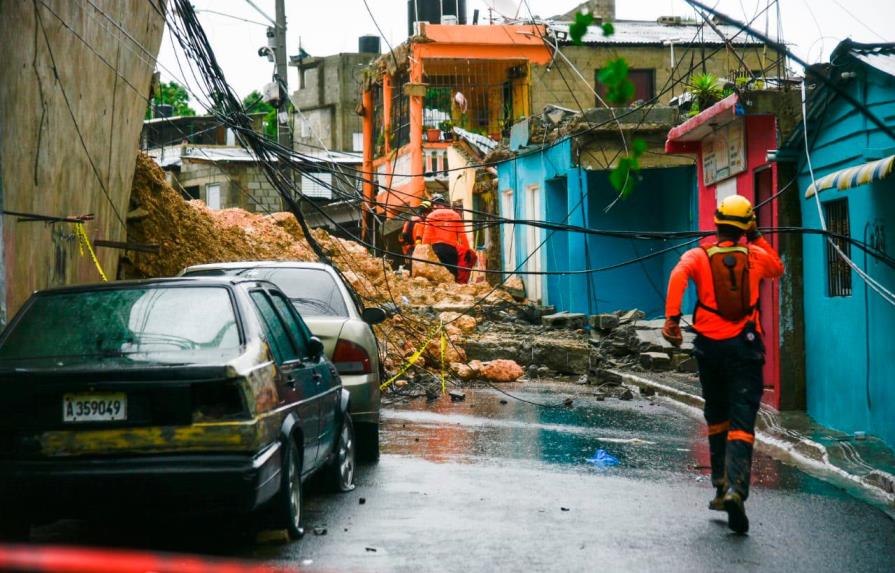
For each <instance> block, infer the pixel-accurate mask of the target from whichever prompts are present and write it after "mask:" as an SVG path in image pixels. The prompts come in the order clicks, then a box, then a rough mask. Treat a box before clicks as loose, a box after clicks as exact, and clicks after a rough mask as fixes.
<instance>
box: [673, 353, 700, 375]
mask: <svg viewBox="0 0 895 573" xmlns="http://www.w3.org/2000/svg"><path fill="white" fill-rule="evenodd" d="M676 370H677V371H678V372H683V373H685V374H696V373H697V372H699V363H697V362H696V358H693V357H692V356H688V357H686V358H684V359H683V360H681V361H680V362H678V364H677V367H676Z"/></svg>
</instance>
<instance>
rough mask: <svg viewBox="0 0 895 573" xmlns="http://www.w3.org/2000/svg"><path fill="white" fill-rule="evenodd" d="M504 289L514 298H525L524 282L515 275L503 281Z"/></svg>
mask: <svg viewBox="0 0 895 573" xmlns="http://www.w3.org/2000/svg"><path fill="white" fill-rule="evenodd" d="M503 288H504V290H505V291H507V292H508V293H510V295H511V296H512V297H513V298H514V299H516V300H525V283H523V282H522V279H521V278H519V277H517V276H512V277H510V278H509V279H507V280H506V282H504V283H503Z"/></svg>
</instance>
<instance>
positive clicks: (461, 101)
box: [423, 59, 530, 139]
mask: <svg viewBox="0 0 895 573" xmlns="http://www.w3.org/2000/svg"><path fill="white" fill-rule="evenodd" d="M527 76H528V65H527V63H526V62H525V61H524V60H518V61H516V60H509V61H499V60H498V61H495V60H466V59H438V60H428V61H426V62H424V64H423V82H425V83H426V84H427V86H428V88H427V90H426V95H425V97H424V98H423V126H424V127H427V128H439V129H442V130H443V131H449V128H450V127H452V126H457V127H461V128H463V129H466V130H468V131H472V132H475V133H479V134H481V135H486V136H489V137H491V138H493V139H500V137H501V136H506V135H508V134H509V129H510V126H511V125H512V124H513V122H514V121H515V120H516V119H518V118H520V117H521V116H525V115H528V110H529V103H530V100H529V98H530V94H529V87H528V81H527Z"/></svg>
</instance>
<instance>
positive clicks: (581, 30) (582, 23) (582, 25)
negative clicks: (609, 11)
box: [569, 12, 594, 46]
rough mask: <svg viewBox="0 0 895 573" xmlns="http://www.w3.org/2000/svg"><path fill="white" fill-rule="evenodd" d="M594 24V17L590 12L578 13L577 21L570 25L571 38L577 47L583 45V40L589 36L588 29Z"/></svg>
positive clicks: (576, 15)
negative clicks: (586, 35)
mask: <svg viewBox="0 0 895 573" xmlns="http://www.w3.org/2000/svg"><path fill="white" fill-rule="evenodd" d="M593 23H594V16H593V14H591V13H590V12H577V13H576V14H575V21H574V22H572V23H571V24H570V25H569V37H570V38H571V39H572V43H573V44H575V45H576V46H580V45H581V38H583V37H584V35H585V34H587V27H588V26H590V25H591V24H593Z"/></svg>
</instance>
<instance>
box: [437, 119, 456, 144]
mask: <svg viewBox="0 0 895 573" xmlns="http://www.w3.org/2000/svg"><path fill="white" fill-rule="evenodd" d="M438 127H439V128H440V129H441V134H442V136H443V137H444V140H445V141H453V140H454V122H452V121H451V120H449V119H446V120H444V121H442V122H441V123H439V124H438Z"/></svg>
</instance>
